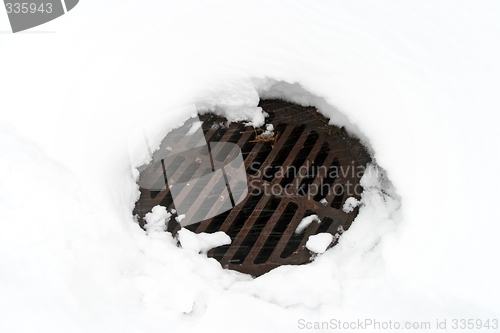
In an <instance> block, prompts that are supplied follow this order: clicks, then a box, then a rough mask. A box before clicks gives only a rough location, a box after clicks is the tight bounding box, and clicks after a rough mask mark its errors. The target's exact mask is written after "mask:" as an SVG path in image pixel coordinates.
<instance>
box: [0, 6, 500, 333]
mask: <svg viewBox="0 0 500 333" xmlns="http://www.w3.org/2000/svg"><path fill="white" fill-rule="evenodd" d="M499 17H500V4H499V3H498V2H496V1H481V2H465V1H454V2H453V3H451V2H439V1H438V2H436V1H404V2H395V1H384V0H381V1H377V2H365V1H349V2H340V1H338V2H305V1H286V2H285V1H277V2H270V1H259V0H257V1H251V2H250V1H248V2H229V1H213V2H198V1H190V0H187V1H182V2H161V3H160V2H153V1H136V2H131V1H126V2H123V1H119V2H118V1H81V2H80V3H79V4H78V5H77V6H76V7H75V8H74V9H73V10H71V12H69V13H68V14H66V15H64V16H62V17H60V18H58V19H55V20H53V21H50V22H48V23H46V24H44V25H42V26H39V27H36V28H33V29H31V30H29V31H26V32H23V33H18V34H14V35H13V34H10V33H7V31H8V30H9V29H10V28H9V25H8V19H7V16H6V12H5V11H3V10H0V44H1V45H2V52H1V55H0V73H1V75H0V216H1V222H0V331H1V332H2V333H3V332H9V333H10V332H34V331H37V332H124V333H127V332H151V333H153V332H165V331H172V332H181V331H189V332H224V331H236V332H293V331H303V330H300V329H299V328H298V325H297V323H298V321H299V320H300V319H305V320H307V321H329V320H330V319H332V318H335V319H339V320H343V321H348V320H353V321H355V320H357V319H363V318H367V317H368V318H374V319H377V320H380V321H382V320H386V321H388V320H392V321H393V322H394V321H400V322H404V321H429V322H431V323H435V322H436V320H437V319H440V320H444V319H447V320H448V324H449V323H450V322H451V320H452V319H483V320H486V319H490V322H491V320H492V319H494V318H498V317H499V314H500V303H499V302H498V300H499V299H500V288H499V287H498V279H499V277H500V268H499V265H498V264H497V262H498V255H499V254H500V246H499V243H498V239H497V238H498V236H497V235H498V234H499V233H500V225H499V223H498V219H499V216H500V207H499V205H497V204H496V200H497V197H498V195H497V191H498V190H497V189H498V188H499V187H500V179H499V178H498V177H497V176H496V175H497V173H498V171H497V166H498V165H499V162H500V157H499V150H498V147H499V146H500V138H499V136H498V134H497V133H498V128H499V127H500V115H499V113H498V110H499V109H500V95H499V94H498V91H500V79H499V78H500V62H499V61H498V59H500V43H499V42H498V41H499V40H500V25H499V22H500V21H499ZM259 97H273V98H283V99H285V100H288V101H293V102H296V103H299V104H301V105H314V106H316V107H317V108H318V109H319V110H320V112H322V113H323V114H325V115H326V116H328V117H330V122H331V123H333V124H338V125H343V126H345V127H346V129H347V130H348V131H350V132H351V133H354V134H357V135H358V136H359V137H360V138H361V140H363V142H364V143H365V144H366V145H367V146H369V148H370V150H371V151H372V153H373V155H374V158H375V160H376V162H377V163H378V165H379V166H380V167H381V168H383V170H385V172H386V173H384V172H382V171H381V170H382V169H379V168H375V167H372V168H371V169H370V170H371V171H372V172H368V173H367V174H366V176H365V177H364V178H363V179H362V185H363V187H364V189H365V191H364V193H363V195H362V198H361V205H360V211H359V215H358V217H357V218H356V220H355V221H354V222H353V224H352V226H351V227H350V228H349V229H348V230H347V231H346V232H344V233H343V235H342V237H340V239H339V243H338V244H337V245H335V246H334V247H332V248H331V249H329V250H327V251H326V252H324V253H323V254H322V255H321V256H318V257H317V258H316V259H315V260H314V261H313V262H312V263H310V264H308V265H303V266H282V267H279V268H277V269H275V270H273V271H271V272H270V273H268V274H265V275H263V276H261V277H259V278H255V279H254V278H252V277H250V276H248V275H245V274H240V273H237V272H234V271H229V270H224V269H222V268H221V266H220V264H219V263H218V262H217V261H215V260H214V259H211V258H207V257H206V256H204V255H200V254H198V253H197V251H195V250H194V251H191V250H186V249H183V248H181V247H178V246H177V241H176V240H175V239H173V238H172V236H171V235H170V233H167V232H150V230H151V229H149V230H148V232H144V230H142V229H140V228H139V226H138V225H137V223H136V222H135V221H134V218H133V216H132V209H133V207H134V203H135V201H136V200H137V198H138V187H137V185H136V177H137V176H138V173H137V172H136V171H134V167H137V166H138V165H137V164H138V163H143V162H144V161H147V160H148V158H150V156H149V155H148V152H147V151H144V150H141V149H142V148H143V146H144V142H143V141H140V142H139V141H138V138H141V139H143V138H144V135H143V133H142V132H134V131H135V130H136V129H137V128H138V126H139V125H143V124H146V125H149V127H148V126H143V128H145V129H146V131H147V137H148V138H149V139H150V142H149V144H150V145H151V146H153V147H154V146H155V144H157V143H158V142H159V140H161V137H163V135H165V134H166V133H167V132H168V131H169V130H171V129H172V128H176V127H178V126H180V125H181V124H182V123H183V121H185V120H186V119H188V118H189V117H191V116H192V115H193V112H192V111H193V109H192V108H190V107H187V106H190V105H193V104H196V106H197V108H198V109H199V110H201V111H202V112H206V111H213V112H216V113H218V114H221V115H225V116H226V117H228V119H229V120H230V121H239V120H243V121H249V122H252V124H254V125H255V126H262V125H264V124H265V114H264V113H263V112H262V110H261V109H260V108H259V107H258V106H257V105H258V101H259ZM155 131H156V132H155ZM134 133H135V134H137V135H135V134H134ZM389 180H390V181H389ZM164 213H165V212H162V214H163V216H164V215H165V214H164ZM154 215H155V214H154ZM154 220H156V219H154ZM156 221H157V222H158V225H159V226H162V223H163V222H162V221H161V219H159V220H156ZM162 228H163V227H162ZM160 229H161V228H160ZM200 251H201V249H200ZM27 314H29V320H26V318H27V317H26V316H27Z"/></svg>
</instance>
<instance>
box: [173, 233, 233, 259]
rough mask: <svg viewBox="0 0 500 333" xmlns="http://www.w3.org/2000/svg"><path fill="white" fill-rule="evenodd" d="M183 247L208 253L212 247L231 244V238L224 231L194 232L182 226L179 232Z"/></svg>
mask: <svg viewBox="0 0 500 333" xmlns="http://www.w3.org/2000/svg"><path fill="white" fill-rule="evenodd" d="M177 235H178V238H179V242H180V243H181V246H182V248H184V249H188V250H192V251H194V252H196V253H203V254H206V253H207V252H208V251H210V250H211V249H213V248H215V247H217V246H222V245H229V244H231V238H230V237H229V236H228V235H227V234H226V233H225V232H224V231H217V232H214V233H212V234H207V233H205V232H201V233H199V234H195V233H194V232H192V231H190V230H188V229H186V228H181V229H180V230H179V232H178V233H177Z"/></svg>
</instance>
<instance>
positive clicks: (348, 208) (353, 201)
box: [342, 197, 360, 213]
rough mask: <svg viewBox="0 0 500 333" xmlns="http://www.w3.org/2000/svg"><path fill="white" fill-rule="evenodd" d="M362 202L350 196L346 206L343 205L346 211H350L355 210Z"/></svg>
mask: <svg viewBox="0 0 500 333" xmlns="http://www.w3.org/2000/svg"><path fill="white" fill-rule="evenodd" d="M359 204H360V202H359V201H358V200H357V199H356V198H354V197H349V198H347V199H346V200H345V203H344V207H342V210H343V211H344V212H346V213H350V212H352V211H353V210H354V208H356V207H358V205H359Z"/></svg>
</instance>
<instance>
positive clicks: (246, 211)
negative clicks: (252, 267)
mask: <svg viewBox="0 0 500 333" xmlns="http://www.w3.org/2000/svg"><path fill="white" fill-rule="evenodd" d="M262 197H263V194H260V195H251V196H250V197H249V198H248V199H247V201H246V203H245V204H244V205H243V207H242V208H241V210H240V212H239V213H238V215H237V216H236V218H235V219H234V220H233V223H232V224H231V226H230V227H229V229H228V230H227V231H226V234H227V235H228V236H229V237H231V239H232V240H234V239H235V238H236V235H237V234H238V233H239V232H240V231H241V229H242V228H243V226H244V225H245V222H246V221H247V219H248V217H249V216H250V215H251V214H252V212H253V211H254V209H255V207H257V204H258V203H259V201H260V199H261V198H262ZM230 246H231V245H223V246H219V247H217V248H216V249H215V250H214V253H213V256H214V258H216V259H217V258H219V259H218V260H220V259H222V257H224V255H225V254H226V252H227V250H228V249H229V247H230Z"/></svg>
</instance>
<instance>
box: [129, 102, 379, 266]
mask: <svg viewBox="0 0 500 333" xmlns="http://www.w3.org/2000/svg"><path fill="white" fill-rule="evenodd" d="M259 106H260V107H262V108H263V110H264V111H265V112H267V113H268V114H269V116H268V117H267V118H266V125H265V126H263V127H262V129H255V128H253V127H252V126H246V125H245V124H244V123H240V122H236V123H231V124H228V122H227V120H226V119H225V118H223V117H220V116H216V115H214V114H204V115H202V116H200V120H201V121H202V124H201V126H202V129H203V135H204V139H205V140H206V142H208V146H209V147H210V146H212V147H217V146H214V144H216V143H219V145H220V144H221V143H232V144H235V145H237V146H238V147H239V148H240V149H241V156H242V158H243V159H242V161H241V166H240V169H241V170H245V172H243V177H245V176H246V183H245V182H241V181H240V182H239V183H238V186H239V188H240V189H241V185H242V184H244V186H245V191H239V192H238V190H235V188H236V187H233V188H231V187H230V186H228V193H229V196H230V197H231V203H232V204H233V206H234V207H233V206H230V207H231V209H226V210H223V209H220V210H219V211H220V212H221V213H219V214H214V213H212V214H210V212H209V211H213V209H212V210H211V209H210V208H212V207H215V206H216V205H217V198H218V197H217V196H214V195H213V192H214V185H213V184H212V185H211V182H210V181H207V182H205V183H203V182H198V185H196V184H195V185H191V184H189V179H193V178H196V177H197V176H198V177H200V176H203V175H206V174H207V173H210V172H211V171H213V170H215V169H213V170H211V169H210V168H209V169H208V170H207V172H204V171H203V170H201V169H202V168H203V167H202V166H201V165H202V164H201V163H200V161H197V159H198V157H196V158H184V157H182V156H173V157H170V158H166V159H164V158H154V159H153V161H152V162H150V164H148V165H147V166H144V167H143V168H141V169H142V171H141V173H140V176H139V184H141V183H148V184H153V183H155V184H157V186H154V187H149V188H145V187H141V188H140V192H141V194H140V198H139V200H138V201H137V203H136V206H135V209H134V213H135V214H136V215H137V216H138V220H139V223H140V224H141V227H144V217H145V215H146V214H147V213H149V212H150V211H151V210H152V208H153V207H155V206H157V205H161V206H164V207H166V208H167V209H169V210H172V209H175V208H176V203H177V205H179V201H175V200H174V199H173V198H174V197H175V195H176V193H175V191H173V187H172V186H173V184H174V182H175V181H174V179H175V180H184V181H185V182H184V183H183V184H188V185H190V186H192V189H190V190H189V193H190V195H186V196H185V197H186V198H188V197H189V200H190V202H189V203H188V204H189V205H190V208H189V210H190V211H191V212H195V213H196V214H197V215H198V216H205V217H207V218H205V219H204V218H203V217H201V218H198V221H201V222H197V223H193V224H190V225H187V226H186V228H187V229H190V230H191V231H194V232H196V233H200V232H207V233H212V232H216V231H224V232H226V233H227V234H228V235H229V236H230V238H231V241H232V242H231V244H230V245H226V246H220V247H217V248H215V249H213V250H211V251H209V252H208V256H210V257H213V258H215V259H217V260H218V261H219V262H220V263H221V265H222V266H223V267H226V268H229V269H234V270H237V271H240V272H244V273H249V274H252V275H255V276H258V275H261V274H264V273H266V272H268V271H270V270H271V269H273V268H275V267H278V266H280V265H289V264H292V265H297V264H305V263H308V262H309V261H310V260H311V255H312V253H311V252H310V251H309V250H308V249H307V247H306V242H307V240H308V239H309V237H310V236H311V235H315V234H318V233H330V234H332V235H334V236H335V237H333V241H332V243H331V244H330V246H334V245H335V243H336V242H337V240H338V237H339V235H340V234H342V232H343V231H344V230H347V229H348V228H349V226H350V225H351V223H352V221H353V220H354V218H355V217H356V215H357V214H358V208H356V207H355V208H353V209H349V210H347V212H346V211H344V210H343V207H344V204H345V202H346V200H347V199H348V198H351V197H353V198H355V199H356V200H359V199H360V194H361V192H362V188H361V186H360V184H359V180H360V178H361V177H362V175H363V171H364V169H365V167H366V165H367V164H368V163H369V162H370V161H371V159H370V155H369V154H368V152H367V151H366V149H365V147H363V146H362V145H361V143H360V142H359V140H358V139H356V138H354V137H351V136H349V135H348V134H347V132H346V131H345V130H344V129H343V128H339V127H336V126H332V125H328V120H327V119H325V118H324V117H323V116H322V115H320V114H319V113H318V112H317V111H316V109H315V108H314V107H302V106H299V105H296V104H293V103H288V102H284V101H281V100H261V101H260V104H259ZM167 137H168V135H167ZM221 147H222V148H220V149H218V150H214V149H212V151H211V154H209V153H208V151H207V154H206V155H207V156H208V155H210V158H211V162H212V166H213V165H214V162H215V163H217V160H221V161H222V160H224V158H225V156H226V155H227V154H228V149H229V150H231V148H225V147H224V146H221ZM227 147H230V146H227ZM168 148H170V147H164V149H168ZM224 150H226V151H224ZM157 153H158V151H157V152H155V154H157ZM203 154H204V153H201V151H200V156H201V157H203V156H202V155H203ZM153 155H154V154H153ZM220 156H222V158H221V159H220V158H219V157H220ZM235 161H236V159H235ZM233 164H234V162H233ZM165 170H170V175H169V176H168V177H167V176H166V173H165ZM245 174H246V175H245ZM231 177H232V175H231V174H224V179H225V181H226V183H227V184H228V185H229V183H230V182H231V181H232V180H231ZM235 178H236V177H234V179H235ZM240 180H241V179H240ZM169 182H170V184H169ZM223 184H225V183H223ZM151 188H153V189H151ZM174 188H175V187H174ZM183 190H184V191H186V190H185V189H183ZM172 194H174V196H173V195H172ZM236 194H241V197H239V198H237V196H236ZM185 200H188V199H185ZM349 200H353V199H349ZM174 201H175V202H174ZM207 203H208V205H207ZM219 206H220V205H219ZM206 207H208V209H207V208H206ZM217 207H218V206H217ZM217 209H219V208H217ZM299 225H300V226H299ZM180 228H181V225H180V224H179V223H178V222H177V220H176V219H171V220H170V222H169V224H168V226H167V230H168V231H169V232H172V233H173V234H174V235H175V234H176V233H177V231H178V230H179V229H180Z"/></svg>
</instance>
